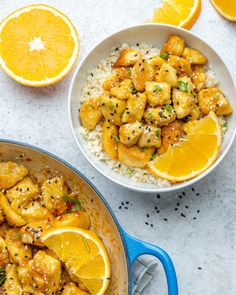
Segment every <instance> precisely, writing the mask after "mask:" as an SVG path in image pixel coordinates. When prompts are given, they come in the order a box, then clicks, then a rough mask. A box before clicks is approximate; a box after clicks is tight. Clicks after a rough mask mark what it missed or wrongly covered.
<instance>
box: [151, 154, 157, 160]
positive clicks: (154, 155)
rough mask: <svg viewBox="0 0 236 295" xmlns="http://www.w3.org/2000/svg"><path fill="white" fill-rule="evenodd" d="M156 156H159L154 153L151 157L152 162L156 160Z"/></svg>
mask: <svg viewBox="0 0 236 295" xmlns="http://www.w3.org/2000/svg"><path fill="white" fill-rule="evenodd" d="M156 156H157V153H153V154H152V156H151V161H152V160H154V159H155V158H156Z"/></svg>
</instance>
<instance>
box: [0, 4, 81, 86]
mask: <svg viewBox="0 0 236 295" xmlns="http://www.w3.org/2000/svg"><path fill="white" fill-rule="evenodd" d="M79 47H80V46H79V38H78V34H77V32H76V29H75V28H74V26H73V24H72V23H71V21H70V20H69V19H68V18H67V17H66V16H65V15H64V14H62V13H61V12H60V11H58V10H56V9H55V8H53V7H50V6H47V5H42V4H40V5H30V6H27V7H23V8H20V9H18V10H16V11H14V12H13V13H11V14H10V15H8V16H7V17H6V18H5V19H4V20H3V21H2V22H1V24H0V66H1V68H2V69H3V70H4V71H5V72H6V73H7V74H8V75H9V76H10V77H11V78H12V79H14V80H16V81H17V82H19V83H21V84H24V85H28V86H36V87H40V86H47V85H51V84H54V83H56V82H58V81H60V80H61V79H62V78H63V77H65V76H66V75H67V74H68V73H69V71H70V70H71V69H72V67H73V65H74V64H75V62H76V60H77V57H78V53H79Z"/></svg>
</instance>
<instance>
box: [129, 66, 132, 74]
mask: <svg viewBox="0 0 236 295" xmlns="http://www.w3.org/2000/svg"><path fill="white" fill-rule="evenodd" d="M131 74H132V68H129V76H131Z"/></svg>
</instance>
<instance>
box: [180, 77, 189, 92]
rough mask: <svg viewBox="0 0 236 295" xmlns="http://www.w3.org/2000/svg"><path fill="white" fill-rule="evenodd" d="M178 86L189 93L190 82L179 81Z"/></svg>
mask: <svg viewBox="0 0 236 295" xmlns="http://www.w3.org/2000/svg"><path fill="white" fill-rule="evenodd" d="M178 87H179V90H181V91H183V92H185V93H188V91H189V89H188V83H187V82H184V81H182V80H180V81H178Z"/></svg>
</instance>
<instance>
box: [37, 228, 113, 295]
mask: <svg viewBox="0 0 236 295" xmlns="http://www.w3.org/2000/svg"><path fill="white" fill-rule="evenodd" d="M41 241H42V242H43V243H44V244H45V245H46V246H47V247H48V248H49V249H51V250H53V251H54V252H55V253H56V254H57V256H58V257H59V258H60V260H61V261H63V262H64V263H65V264H66V267H67V269H68V271H69V273H70V275H71V276H73V279H74V280H75V281H77V282H78V283H79V285H80V286H82V287H83V289H84V288H85V289H86V290H87V291H88V292H89V294H92V295H102V294H104V293H105V291H106V289H107V287H108V285H109V281H110V278H111V268H110V262H109V258H108V254H107V251H106V249H105V246H104V245H103V243H102V241H101V240H100V239H99V237H98V236H97V235H96V234H95V233H94V232H93V231H91V230H83V229H81V228H78V227H62V228H60V229H53V230H50V231H48V232H46V233H45V234H44V235H43V236H42V237H41Z"/></svg>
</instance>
